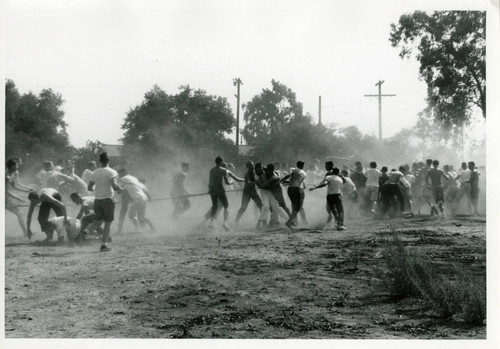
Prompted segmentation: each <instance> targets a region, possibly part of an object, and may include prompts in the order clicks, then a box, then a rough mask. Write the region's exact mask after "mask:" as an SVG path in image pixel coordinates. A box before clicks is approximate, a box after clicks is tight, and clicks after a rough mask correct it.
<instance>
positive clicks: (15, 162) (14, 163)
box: [7, 159, 18, 170]
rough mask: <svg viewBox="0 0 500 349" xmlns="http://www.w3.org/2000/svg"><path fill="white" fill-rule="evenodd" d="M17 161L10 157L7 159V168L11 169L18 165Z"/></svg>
mask: <svg viewBox="0 0 500 349" xmlns="http://www.w3.org/2000/svg"><path fill="white" fill-rule="evenodd" d="M17 163H18V162H17V160H16V159H9V160H7V168H8V169H9V170H10V169H11V168H12V167H14V166H16V165H17Z"/></svg>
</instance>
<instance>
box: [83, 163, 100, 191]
mask: <svg viewBox="0 0 500 349" xmlns="http://www.w3.org/2000/svg"><path fill="white" fill-rule="evenodd" d="M96 167H97V165H96V163H95V161H90V162H89V163H88V165H87V168H86V169H85V170H83V173H82V180H83V181H84V182H85V184H87V186H88V185H89V183H90V180H91V178H92V173H94V171H95V169H96Z"/></svg>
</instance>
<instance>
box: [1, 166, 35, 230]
mask: <svg viewBox="0 0 500 349" xmlns="http://www.w3.org/2000/svg"><path fill="white" fill-rule="evenodd" d="M6 165H7V166H6V167H7V170H6V173H5V193H6V195H5V209H6V210H7V211H9V212H12V213H13V214H15V215H16V217H17V222H18V223H19V226H20V227H21V230H22V232H23V236H24V237H26V238H28V239H31V236H29V237H28V230H27V228H26V222H25V220H24V215H23V213H22V211H21V210H20V209H19V205H16V204H15V203H14V202H13V201H12V199H15V200H17V201H19V202H20V203H24V202H25V200H23V199H22V198H20V197H19V196H17V195H16V194H14V193H13V191H14V190H18V191H21V192H25V193H29V192H31V191H32V190H33V189H32V188H30V187H28V186H26V185H24V184H22V183H21V182H20V181H19V170H18V169H19V162H18V161H17V160H16V159H9V160H7V164H6Z"/></svg>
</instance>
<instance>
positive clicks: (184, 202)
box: [170, 162, 191, 218]
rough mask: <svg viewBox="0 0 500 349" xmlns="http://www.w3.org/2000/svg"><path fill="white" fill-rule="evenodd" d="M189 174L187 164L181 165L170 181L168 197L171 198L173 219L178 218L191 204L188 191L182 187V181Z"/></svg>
mask: <svg viewBox="0 0 500 349" xmlns="http://www.w3.org/2000/svg"><path fill="white" fill-rule="evenodd" d="M188 173H189V162H183V163H182V164H181V171H179V172H177V173H176V174H175V175H174V178H173V180H172V187H171V189H170V196H172V197H173V203H174V212H173V213H172V217H173V218H179V217H180V216H181V215H182V214H183V213H184V212H186V211H187V210H189V208H190V207H191V202H189V198H188V195H189V193H188V191H187V190H186V188H185V187H184V180H185V179H186V177H187V175H188Z"/></svg>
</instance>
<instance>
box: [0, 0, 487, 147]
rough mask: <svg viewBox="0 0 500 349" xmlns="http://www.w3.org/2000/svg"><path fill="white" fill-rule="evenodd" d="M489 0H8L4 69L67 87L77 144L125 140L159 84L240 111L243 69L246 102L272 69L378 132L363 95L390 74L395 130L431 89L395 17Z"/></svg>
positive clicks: (372, 101) (373, 106)
mask: <svg viewBox="0 0 500 349" xmlns="http://www.w3.org/2000/svg"><path fill="white" fill-rule="evenodd" d="M0 2H1V1H0ZM417 4H418V5H417ZM486 4H487V2H486V1H477V0H475V1H463V2H460V1H458V2H457V1H456V0H455V1H439V2H437V4H436V2H435V1H419V2H415V1H401V2H392V1H374V0H372V1H369V0H364V1H326V0H325V1H321V0H310V1H261V0H255V1H229V0H227V1H226V0H219V1H215V0H212V1H201V0H199V1H195V0H192V1H153V0H149V1H147V0H146V1H106V0H104V1H79V2H68V1H23V0H15V1H14V0H3V7H4V8H3V12H4V27H3V31H4V32H5V34H6V35H5V38H4V47H5V52H4V75H5V78H8V79H12V80H13V81H14V82H15V84H16V86H17V88H18V90H19V91H20V92H21V93H26V92H28V91H32V92H34V93H39V92H40V91H41V90H42V89H44V88H52V89H53V90H54V91H56V92H58V93H60V94H61V95H62V97H63V99H64V100H65V104H64V105H63V110H64V111H65V120H66V122H67V124H68V128H67V131H68V134H69V136H70V141H71V143H72V144H73V145H74V146H76V147H81V146H84V145H85V142H86V141H87V140H100V141H101V142H103V143H106V144H117V143H119V140H120V138H121V137H122V135H123V130H122V129H121V125H122V124H123V122H124V118H125V117H126V113H127V112H128V111H129V110H130V109H131V108H133V107H135V106H136V105H138V104H140V103H141V101H142V100H143V98H144V94H145V93H146V92H147V91H148V90H150V89H151V88H152V87H153V86H154V85H155V84H157V85H158V86H160V87H161V88H162V89H163V90H165V91H166V92H167V93H169V94H175V93H176V92H177V91H178V88H179V86H181V85H186V84H189V85H190V86H191V87H192V88H195V89H198V88H200V89H203V90H205V91H207V93H208V94H211V95H218V96H222V97H226V98H227V100H228V102H229V103H230V104H231V106H232V108H233V112H234V114H235V115H236V97H235V93H236V87H235V86H233V79H234V78H237V77H239V78H240V79H241V80H242V81H243V85H242V86H241V102H242V103H246V102H248V101H250V100H251V99H252V97H253V96H255V95H257V94H259V93H260V92H261V91H262V89H263V88H270V87H271V80H272V79H275V80H277V81H280V82H281V83H283V84H285V85H287V86H288V87H289V88H291V89H292V90H293V91H294V92H295V93H296V95H297V99H298V101H299V102H302V103H303V106H304V111H305V112H308V113H310V114H311V115H312V116H313V117H314V119H315V120H317V117H318V99H319V96H321V97H322V121H323V123H325V124H329V123H335V124H336V125H338V126H339V127H348V126H352V125H356V126H358V127H359V129H360V130H361V132H363V133H366V134H371V135H375V136H378V101H377V98H373V97H365V96H364V95H365V94H376V93H377V87H376V86H375V84H376V83H377V81H379V80H384V84H383V85H382V93H384V94H395V95H396V96H394V97H385V98H383V100H382V122H383V136H384V137H390V136H392V135H394V134H395V133H397V132H398V131H400V130H401V129H402V128H406V127H411V126H413V125H414V123H415V121H416V119H417V114H418V112H420V111H421V110H422V109H423V108H424V107H425V93H426V85H425V83H424V82H423V81H420V80H419V78H418V63H417V61H416V60H415V59H412V60H408V59H405V60H402V59H401V58H400V57H399V49H398V48H393V47H392V46H391V44H390V42H389V33H390V24H391V23H396V22H397V21H398V19H399V17H400V16H401V15H402V14H404V13H408V12H412V11H414V10H416V9H422V10H444V9H467V8H468V9H484V8H485V6H486ZM240 115H241V119H242V115H243V112H241V114H240ZM241 119H240V120H241ZM479 119H481V118H479ZM241 122H242V121H241ZM243 125H244V124H243ZM480 126H481V127H480V132H482V133H484V127H485V126H484V123H483V124H480ZM232 137H234V136H232Z"/></svg>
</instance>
